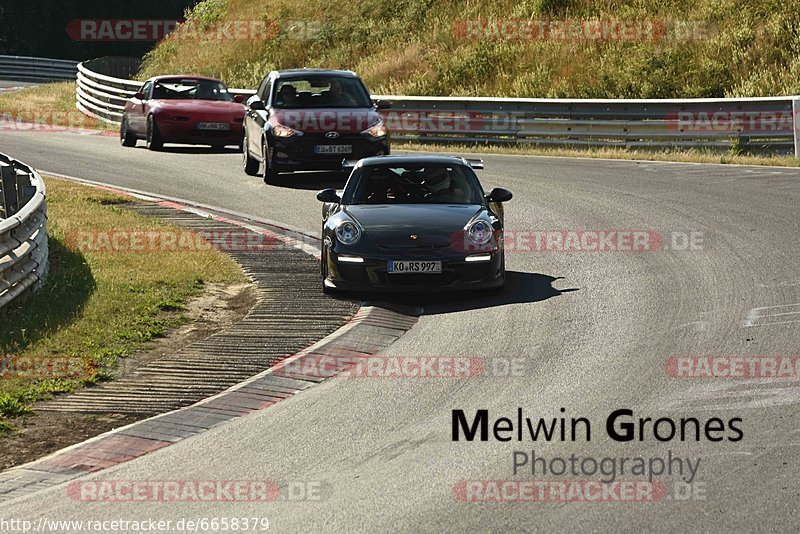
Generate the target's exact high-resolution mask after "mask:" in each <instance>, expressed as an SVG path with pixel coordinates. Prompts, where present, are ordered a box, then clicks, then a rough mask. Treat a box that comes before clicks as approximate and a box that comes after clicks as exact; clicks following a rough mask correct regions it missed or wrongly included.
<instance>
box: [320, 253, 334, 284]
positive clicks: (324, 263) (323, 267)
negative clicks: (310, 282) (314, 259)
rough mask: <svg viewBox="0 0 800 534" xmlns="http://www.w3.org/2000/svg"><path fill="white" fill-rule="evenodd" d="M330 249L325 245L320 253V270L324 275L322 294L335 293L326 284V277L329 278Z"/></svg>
mask: <svg viewBox="0 0 800 534" xmlns="http://www.w3.org/2000/svg"><path fill="white" fill-rule="evenodd" d="M327 259H328V251H327V249H326V248H325V247H324V246H323V247H322V254H320V262H319V272H320V275H321V276H322V294H323V295H333V294H334V290H333V289H331V288H329V287H328V286H326V285H325V279H326V278H328V260H327Z"/></svg>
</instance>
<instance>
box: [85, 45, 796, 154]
mask: <svg viewBox="0 0 800 534" xmlns="http://www.w3.org/2000/svg"><path fill="white" fill-rule="evenodd" d="M92 61H96V60H92ZM92 61H88V62H84V63H82V64H81V65H79V66H78V79H77V80H78V81H77V107H78V109H80V110H81V111H83V112H84V113H87V114H89V115H92V116H95V117H98V118H100V119H102V120H105V121H108V122H114V123H119V122H120V120H121V118H122V112H123V110H124V106H125V101H126V100H127V99H128V98H130V97H131V96H132V95H133V94H134V93H135V92H136V91H137V90H138V89H139V88H140V87H141V86H142V82H137V81H133V80H127V79H121V78H115V77H111V76H107V75H105V74H100V73H97V72H95V71H93V69H92V68H91V66H92ZM231 92H232V93H234V94H243V95H245V96H249V95H252V94H254V91H252V90H247V89H231ZM374 97H375V98H376V99H381V100H389V101H391V102H392V104H393V105H392V108H391V109H389V110H387V111H384V112H383V116H384V118H385V119H386V122H387V126H388V127H389V131H390V132H392V138H393V139H397V140H405V141H418V142H422V143H426V142H437V143H442V142H445V143H446V142H459V143H475V142H478V143H508V144H529V145H560V146H594V147H636V148H640V147H651V148H666V147H681V148H685V147H704V148H717V149H725V150H728V149H731V148H738V149H741V150H749V151H768V152H773V153H787V154H788V153H791V152H792V150H793V148H794V147H795V145H796V143H795V138H796V133H797V128H798V126H796V123H795V121H794V117H795V115H794V113H793V110H792V104H793V100H794V99H793V98H792V97H774V98H773V97H767V98H736V99H734V98H719V99H707V98H699V99H684V100H679V99H663V100H611V99H608V100H603V99H595V100H588V99H587V100H565V99H522V98H458V97H453V98H451V97H421V96H382V95H374ZM797 147H798V148H797V150H798V154H797V156H798V157H800V142H798V143H797Z"/></svg>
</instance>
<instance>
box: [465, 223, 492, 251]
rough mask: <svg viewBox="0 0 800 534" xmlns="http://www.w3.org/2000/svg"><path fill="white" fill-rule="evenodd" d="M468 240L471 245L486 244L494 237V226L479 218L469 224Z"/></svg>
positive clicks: (467, 229) (467, 230)
mask: <svg viewBox="0 0 800 534" xmlns="http://www.w3.org/2000/svg"><path fill="white" fill-rule="evenodd" d="M466 232H467V241H468V242H469V244H470V245H478V246H481V245H485V244H487V243H488V242H489V241H491V239H492V234H493V233H494V228H492V225H491V224H489V223H488V222H486V221H484V220H477V221H475V222H473V223H472V224H470V225H469V226H467V228H466Z"/></svg>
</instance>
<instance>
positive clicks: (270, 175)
mask: <svg viewBox="0 0 800 534" xmlns="http://www.w3.org/2000/svg"><path fill="white" fill-rule="evenodd" d="M266 143H267V141H266V139H264V140H262V141H261V157H262V158H263V159H264V183H267V184H274V183H275V182H277V181H278V173H277V172H276V171H275V170H274V169H273V168H272V167H270V165H269V158H268V157H267V144H266Z"/></svg>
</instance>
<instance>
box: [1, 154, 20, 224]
mask: <svg viewBox="0 0 800 534" xmlns="http://www.w3.org/2000/svg"><path fill="white" fill-rule="evenodd" d="M0 176H2V178H1V179H0V181H2V183H3V198H4V202H3V205H4V210H3V211H4V212H5V213H4V215H3V217H4V218H5V219H8V218H9V217H11V216H12V215H14V214H15V213H17V212H18V211H19V198H18V197H17V171H16V169H15V168H14V167H13V166H11V165H9V164H7V163H0Z"/></svg>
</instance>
